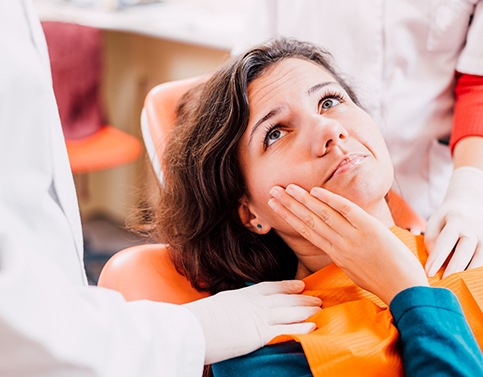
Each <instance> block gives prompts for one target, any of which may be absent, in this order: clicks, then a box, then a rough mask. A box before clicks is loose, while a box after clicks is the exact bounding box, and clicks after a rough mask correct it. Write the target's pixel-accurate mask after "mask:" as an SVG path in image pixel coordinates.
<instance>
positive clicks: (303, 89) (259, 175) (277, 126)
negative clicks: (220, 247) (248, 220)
mask: <svg viewBox="0 0 483 377" xmlns="http://www.w3.org/2000/svg"><path fill="white" fill-rule="evenodd" d="M248 99H249V106H250V119H249V123H248V127H247V130H246V131H245V134H244V135H243V137H242V139H241V141H240V144H239V151H238V153H239V158H240V165H241V169H242V172H243V174H244V177H245V181H246V185H247V188H248V194H249V195H248V198H245V200H246V201H245V204H246V206H247V207H248V208H249V209H250V212H251V214H253V215H255V216H256V218H257V220H256V221H257V222H259V223H261V224H263V227H264V228H263V230H264V232H263V233H265V232H267V231H268V230H269V229H270V228H274V229H276V230H277V231H278V232H279V233H281V235H283V233H287V234H291V235H294V234H295V233H294V230H293V229H292V228H291V227H289V226H288V225H287V224H286V223H285V222H284V221H283V220H282V219H281V218H279V216H278V215H276V214H275V213H274V212H273V211H272V210H271V209H270V207H269V206H268V204H267V202H268V200H269V199H270V194H269V192H270V189H271V188H272V187H273V186H275V185H279V186H282V187H286V186H287V185H288V184H290V183H294V184H297V185H299V186H301V187H303V188H305V189H306V190H310V189H311V188H313V187H323V188H326V189H328V190H330V191H332V192H334V193H337V194H339V195H342V196H344V197H346V198H348V199H350V200H351V201H353V202H355V203H357V204H358V205H359V206H361V207H362V208H364V209H365V210H366V211H368V212H369V213H370V212H371V208H372V207H373V206H377V205H380V202H381V201H383V200H384V196H385V195H386V193H387V192H388V190H389V188H390V187H391V184H392V181H393V169H392V164H391V161H390V158H389V154H388V151H387V148H386V145H385V142H384V140H383V138H382V135H381V134H380V132H379V129H378V127H377V126H376V124H375V123H374V121H373V119H372V118H371V117H370V116H369V115H368V114H367V113H366V112H365V111H364V110H362V109H361V108H359V107H358V106H357V105H355V104H354V103H353V102H352V100H351V99H350V98H349V96H348V95H347V93H346V92H345V91H344V89H342V87H341V86H340V85H339V83H338V82H337V81H336V80H335V79H334V78H333V77H332V75H330V74H329V73H328V72H327V71H326V70H325V69H324V68H323V67H321V66H319V65H317V64H315V63H313V62H310V61H307V60H303V59H297V58H289V59H285V60H283V61H281V62H280V63H278V64H276V65H274V66H273V67H271V68H270V69H269V70H267V71H266V72H265V73H264V74H263V75H262V76H260V77H259V78H257V79H256V80H254V81H253V82H252V83H251V84H250V85H249V87H248ZM251 217H252V218H253V216H251Z"/></svg>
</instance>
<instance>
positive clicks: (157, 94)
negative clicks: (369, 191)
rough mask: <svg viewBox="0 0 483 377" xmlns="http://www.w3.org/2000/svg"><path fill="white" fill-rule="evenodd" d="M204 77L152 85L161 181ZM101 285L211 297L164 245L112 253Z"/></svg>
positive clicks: (420, 226) (417, 220) (138, 293)
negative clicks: (190, 93)
mask: <svg viewBox="0 0 483 377" xmlns="http://www.w3.org/2000/svg"><path fill="white" fill-rule="evenodd" d="M205 79H206V76H203V77H195V78H191V79H186V80H179V81H171V82H167V83H164V84H160V85H158V86H156V87H154V88H153V89H152V90H151V91H150V92H149V93H148V95H147V96H146V100H145V103H144V109H143V111H142V115H141V127H142V133H143V138H144V142H145V145H146V149H147V151H148V155H149V158H150V160H151V163H152V164H153V167H154V171H155V173H156V174H157V176H158V179H159V181H160V182H162V169H161V163H160V158H159V156H161V155H162V152H163V150H164V146H165V145H166V143H167V132H168V131H169V130H170V129H171V128H172V127H173V125H174V120H175V109H176V104H177V103H178V101H179V99H180V98H181V97H182V95H183V94H184V93H185V92H186V91H187V90H188V89H189V88H191V87H193V86H195V85H196V84H197V83H199V82H202V81H203V80H205ZM388 203H389V206H390V208H391V212H392V214H393V216H394V219H395V221H396V224H397V225H399V226H400V227H402V228H407V229H414V230H424V228H425V221H424V220H423V219H422V218H421V217H419V215H417V214H416V213H415V212H414V211H413V210H412V209H411V208H410V207H409V206H408V205H407V204H406V203H405V202H404V200H403V199H402V198H401V197H400V196H399V195H397V194H396V193H395V192H393V191H391V192H390V193H389V195H388ZM98 285H99V286H102V287H106V288H110V289H114V290H116V291H119V292H121V293H122V294H123V296H124V297H125V299H126V300H128V301H132V300H142V299H147V300H152V301H162V302H169V303H173V304H183V303H187V302H190V301H194V300H197V299H200V298H202V297H206V296H208V294H207V293H201V292H198V291H197V290H195V289H194V288H193V287H192V286H191V284H190V283H189V281H188V280H187V279H186V278H185V277H184V276H182V275H181V274H180V273H179V272H178V271H177V270H176V268H175V267H174V265H173V263H172V261H171V259H170V257H169V252H168V246H167V245H164V244H150V245H139V246H134V247H130V248H127V249H125V250H122V251H120V252H118V253H117V254H115V255H113V256H112V257H111V259H110V260H109V261H108V262H107V263H106V265H105V266H104V268H103V270H102V272H101V274H100V277H99V282H98Z"/></svg>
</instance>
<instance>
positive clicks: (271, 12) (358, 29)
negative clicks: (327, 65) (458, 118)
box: [234, 0, 483, 218]
mask: <svg viewBox="0 0 483 377" xmlns="http://www.w3.org/2000/svg"><path fill="white" fill-rule="evenodd" d="M250 7H251V9H250V11H249V12H248V14H247V26H246V27H245V28H244V33H243V35H242V36H241V40H242V41H241V42H240V45H239V46H237V47H236V48H235V50H234V52H235V53H236V52H239V51H240V50H241V49H242V48H246V47H250V46H251V45H253V44H255V43H258V42H262V41H264V40H265V39H266V38H268V37H273V36H276V35H285V36H288V37H296V38H298V39H301V40H306V41H311V42H315V43H317V44H319V45H321V46H323V47H325V48H326V49H327V50H328V51H330V52H331V53H332V54H333V56H334V58H335V62H336V63H337V65H338V68H339V70H340V71H341V72H343V73H345V74H346V75H347V76H348V78H349V83H351V84H353V85H354V87H355V89H356V92H357V93H358V94H359V96H360V98H361V99H362V102H363V104H364V105H365V107H366V109H367V110H368V111H369V112H370V113H371V114H372V115H373V116H374V117H375V118H376V120H378V122H379V124H380V127H381V130H382V132H383V134H384V136H385V138H386V140H387V143H388V147H389V150H390V152H391V157H392V159H393V162H394V165H395V170H396V183H395V189H396V191H398V192H399V193H401V194H402V195H403V197H404V198H405V199H407V200H408V201H409V203H410V204H411V205H412V207H413V208H414V209H415V210H416V211H417V212H418V213H419V214H420V215H422V216H423V217H425V218H428V217H429V216H430V215H431V214H432V213H433V212H434V210H435V209H436V208H437V207H438V206H439V204H440V203H441V201H442V199H443V196H444V194H445V191H446V187H447V186H448V181H449V178H450V176H451V172H452V163H451V156H450V151H449V148H448V147H447V146H446V145H444V144H442V143H441V142H439V141H438V140H443V139H446V140H447V139H448V138H449V135H450V132H451V127H452V107H453V92H452V90H453V79H454V73H455V69H458V70H459V71H461V72H463V73H470V74H480V75H483V42H482V41H483V1H481V0H423V1H422V0H387V1H386V0H364V1H360V0H353V1H348V0H347V1H333V0H297V1H293V0H252V2H251V5H250ZM471 16H473V19H472V23H471V26H470V27H469V32H468V23H469V20H470V18H471ZM466 39H467V40H466ZM465 40H466V42H465ZM465 43H466V44H465Z"/></svg>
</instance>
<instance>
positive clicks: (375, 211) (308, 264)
mask: <svg viewBox="0 0 483 377" xmlns="http://www.w3.org/2000/svg"><path fill="white" fill-rule="evenodd" d="M366 212H367V213H368V214H370V215H372V216H373V217H375V218H376V219H378V220H379V221H381V222H382V223H383V224H384V225H385V226H387V227H388V228H390V227H392V226H394V225H395V224H394V219H393V217H392V215H391V212H390V210H389V207H388V205H387V203H386V201H385V200H384V201H382V202H379V203H377V204H376V205H374V206H372V207H370V208H368V209H366ZM283 238H285V237H283ZM285 242H286V243H287V244H288V245H289V246H290V247H291V248H292V250H293V251H294V252H295V254H296V255H297V258H298V261H299V264H298V267H297V273H296V276H295V277H296V278H297V279H303V278H305V277H307V276H309V275H311V274H313V273H314V272H317V271H319V270H321V269H322V268H324V267H326V266H328V265H329V264H331V263H332V260H331V259H330V257H329V256H328V255H327V254H326V253H325V252H324V251H323V250H322V249H320V248H318V247H317V246H315V245H314V244H312V243H311V242H310V241H308V240H306V239H305V238H303V237H302V236H299V237H294V238H290V239H285Z"/></svg>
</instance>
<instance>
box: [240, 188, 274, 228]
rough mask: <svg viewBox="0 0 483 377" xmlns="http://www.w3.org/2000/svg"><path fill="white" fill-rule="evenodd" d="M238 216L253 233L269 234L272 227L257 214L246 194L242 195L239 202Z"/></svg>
mask: <svg viewBox="0 0 483 377" xmlns="http://www.w3.org/2000/svg"><path fill="white" fill-rule="evenodd" d="M238 216H239V217H240V221H241V222H242V224H243V225H245V227H246V228H247V229H248V230H250V231H251V232H253V233H257V234H267V233H268V232H269V231H270V230H271V229H272V227H271V226H269V225H268V224H267V223H266V222H264V221H263V220H262V219H261V218H260V216H258V215H257V213H256V211H255V210H254V209H253V208H252V205H251V204H250V201H249V199H248V197H247V196H246V195H245V194H244V195H243V196H242V197H241V199H240V202H239V204H238Z"/></svg>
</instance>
